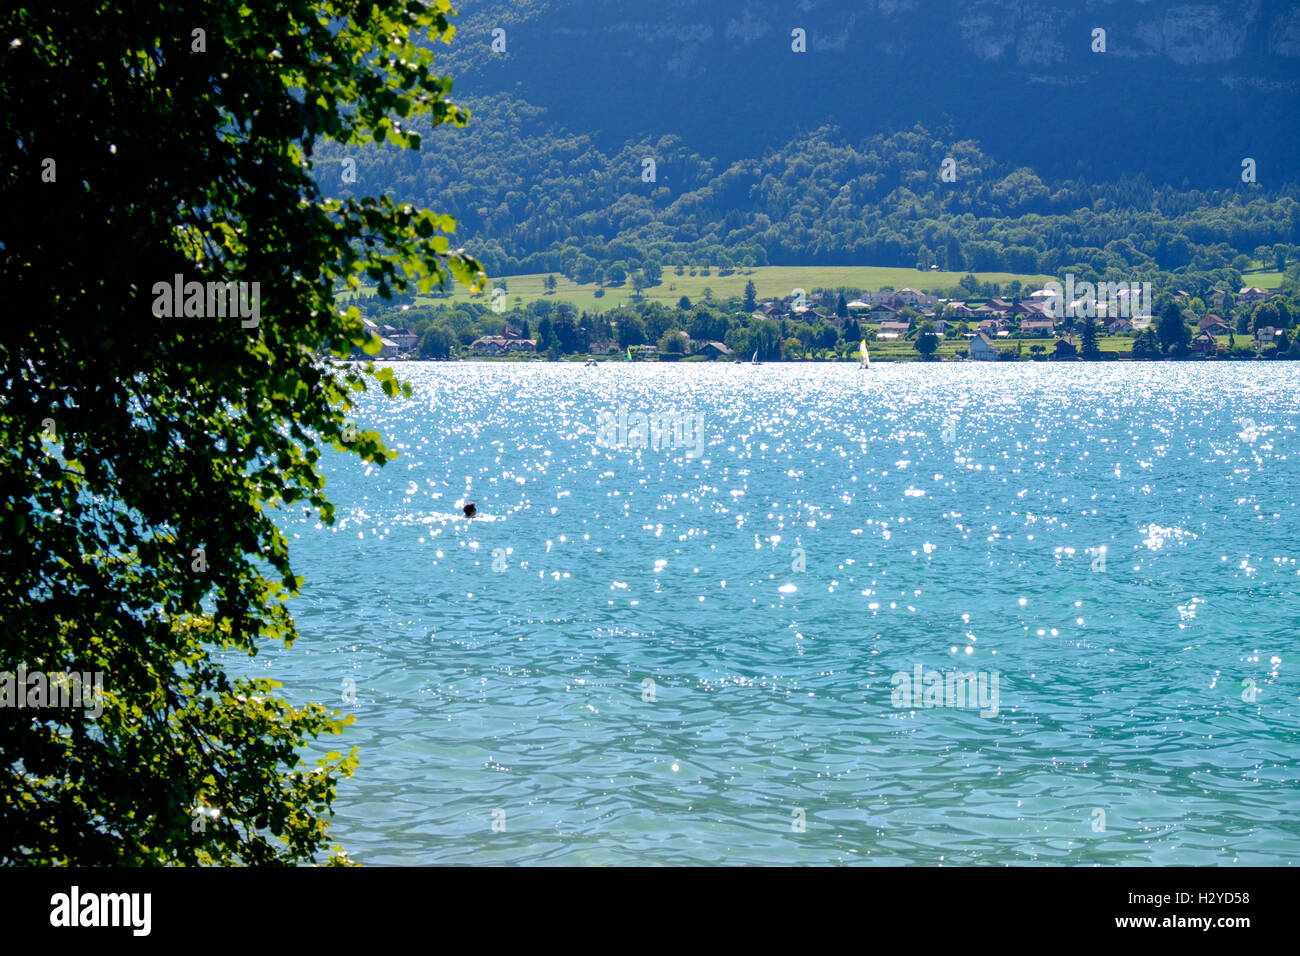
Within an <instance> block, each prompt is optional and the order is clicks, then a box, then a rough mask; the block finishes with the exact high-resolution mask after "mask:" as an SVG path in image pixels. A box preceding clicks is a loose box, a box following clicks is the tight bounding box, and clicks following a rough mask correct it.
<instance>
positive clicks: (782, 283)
mask: <svg viewBox="0 0 1300 956" xmlns="http://www.w3.org/2000/svg"><path fill="white" fill-rule="evenodd" d="M546 275H547V274H546V273H537V274H534V275H520V276H503V277H500V278H496V279H492V280H489V282H488V291H487V292H485V293H482V294H480V295H478V296H472V295H470V294H469V293H468V292H466V291H465V290H464V289H462V288H457V290H456V291H455V292H454V293H453V294H452V295H451V296H449V297H448V298H446V299H434V298H424V297H420V298H417V299H416V304H417V305H430V304H437V303H439V302H447V301H449V300H450V301H452V302H471V301H472V302H480V303H483V304H485V305H487V304H490V303H491V301H492V299H491V290H492V288H493V287H495V286H496V285H498V284H500V283H501V282H504V283H505V285H506V290H507V298H506V305H507V308H514V307H515V306H517V305H520V304H526V303H528V302H531V301H533V300H534V299H551V300H552V301H555V302H568V303H570V304H572V305H574V306H575V307H577V308H579V309H583V310H585V311H588V312H606V311H609V310H610V309H616V308H618V307H619V306H620V305H623V304H627V303H631V302H632V301H633V299H632V293H633V289H632V287H631V285H622V286H610V287H608V288H606V289H605V294H604V295H603V296H600V297H597V295H596V292H597V291H599V290H598V287H597V286H595V285H591V284H582V285H580V284H578V283H575V282H570V281H569V280H568V279H566V278H565V277H564V276H561V275H559V274H556V275H555V280H556V291H555V294H554V295H548V294H547V293H546V287H545V285H544V283H545V281H546ZM964 275H966V273H964V272H918V271H917V270H916V269H904V268H889V267H884V266H764V267H762V268H758V269H750V270H744V269H738V270H736V271H735V272H733V273H732V274H731V275H726V276H722V275H718V271H717V270H716V269H714V270H713V274H712V275H707V276H706V275H703V274H702V273H699V272H698V271H697V274H696V275H694V276H692V275H691V274H690V272H689V270H688V271H687V272H686V273H685V274H683V275H680V276H679V275H676V274H675V272H674V270H673V268H672V267H669V268H666V269H665V270H664V275H663V282H662V283H660V284H659V285H657V286H654V287H653V288H650V289H646V290H645V293H644V298H645V300H646V301H649V302H662V303H664V304H665V305H676V304H677V301H678V300H679V299H680V298H681V297H682V296H687V297H688V298H690V300H691V301H692V302H696V301H699V300H701V299H703V298H704V290H705V289H706V288H708V289H712V290H713V296H714V298H716V299H725V298H728V297H729V296H733V295H737V296H738V295H743V294H744V291H745V283H746V282H750V281H752V282H753V283H754V288H755V289H757V290H758V297H759V298H760V299H763V298H771V297H772V296H777V295H780V296H789V295H790V294H791V293H792V292H793V291H794V290H795V289H804V290H806V291H808V292H811V291H812V290H813V289H815V288H837V287H839V286H849V287H856V288H860V289H864V290H871V291H877V290H879V289H881V288H882V287H884V286H890V287H892V288H894V289H902V288H906V287H909V286H910V287H911V288H914V289H922V290H925V289H932V288H941V289H946V288H949V287H951V286H955V285H956V284H957V283H958V282H959V281H960V280H961V278H962V276H964ZM975 278H977V279H979V280H980V281H981V282H997V283H1000V284H1002V285H1006V284H1007V283H1009V282H1010V281H1011V280H1013V279H1019V280H1020V282H1021V284H1022V285H1025V286H1030V287H1032V288H1038V287H1039V286H1040V285H1041V284H1042V283H1044V282H1046V281H1047V280H1048V279H1050V278H1051V276H1045V275H1037V276H1025V275H1015V274H1014V273H1010V272H978V273H975Z"/></svg>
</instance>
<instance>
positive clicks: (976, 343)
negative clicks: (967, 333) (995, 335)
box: [970, 332, 998, 362]
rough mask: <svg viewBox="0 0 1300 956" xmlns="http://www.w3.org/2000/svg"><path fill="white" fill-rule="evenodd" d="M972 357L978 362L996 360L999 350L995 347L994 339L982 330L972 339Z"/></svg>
mask: <svg viewBox="0 0 1300 956" xmlns="http://www.w3.org/2000/svg"><path fill="white" fill-rule="evenodd" d="M970 357H971V358H972V359H974V360H975V361H976V362H996V361H997V360H998V350H997V349H996V348H994V347H993V340H992V339H991V338H989V337H988V335H987V334H985V333H984V332H980V333H979V334H978V335H976V336H975V338H973V339H971V340H970Z"/></svg>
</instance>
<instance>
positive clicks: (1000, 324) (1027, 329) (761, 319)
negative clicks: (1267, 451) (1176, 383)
mask: <svg viewBox="0 0 1300 956" xmlns="http://www.w3.org/2000/svg"><path fill="white" fill-rule="evenodd" d="M1016 291H1019V289H1018V288H1017V289H1016ZM849 296H852V298H849ZM746 307H749V308H748V309H747V308H746ZM370 311H373V309H372V310H370ZM380 317H381V318H383V319H387V320H389V321H382V322H376V321H374V320H372V319H370V318H364V317H363V321H364V322H365V325H366V328H367V330H368V331H369V332H370V333H371V334H372V335H373V336H376V337H378V339H379V342H380V351H379V352H378V353H377V354H376V355H374V356H372V357H374V358H379V359H384V360H463V359H474V358H481V359H496V360H529V359H532V360H540V359H550V360H552V361H554V360H561V359H568V360H575V359H576V360H594V361H599V360H606V361H629V360H630V361H659V362H664V361H737V362H749V361H754V360H757V361H858V360H859V355H860V351H861V348H860V343H861V342H862V341H866V342H867V343H868V350H869V355H870V357H871V359H872V360H873V361H904V360H916V359H921V360H930V361H934V360H945V359H946V360H949V361H976V362H979V361H985V362H991V361H1023V360H1028V361H1077V360H1107V359H1108V360H1121V359H1123V360H1153V359H1163V358H1178V359H1216V358H1217V359H1228V358H1230V359H1258V358H1287V359H1300V329H1298V328H1296V326H1297V324H1298V323H1300V303H1297V302H1295V301H1292V300H1291V299H1289V298H1287V297H1285V296H1283V295H1281V294H1280V293H1279V292H1277V291H1276V290H1269V291H1266V290H1263V289H1257V288H1253V287H1249V286H1246V287H1242V288H1241V289H1239V290H1238V291H1237V292H1236V293H1235V294H1233V293H1231V292H1228V291H1226V290H1223V289H1212V290H1208V291H1207V292H1206V293H1205V298H1204V299H1202V298H1201V297H1199V296H1194V295H1191V294H1189V293H1187V292H1186V291H1183V290H1177V291H1175V292H1174V293H1173V294H1172V296H1170V297H1169V298H1168V299H1167V300H1166V301H1165V303H1164V304H1163V307H1162V308H1161V310H1160V311H1159V312H1158V313H1155V314H1153V310H1152V303H1151V286H1150V283H1141V284H1132V285H1125V284H1121V283H1100V284H1098V286H1096V287H1095V288H1094V286H1093V285H1091V284H1090V283H1079V284H1078V285H1076V284H1075V282H1074V277H1073V276H1067V277H1066V282H1065V284H1062V283H1058V282H1055V281H1053V282H1049V283H1047V284H1046V286H1044V287H1043V288H1041V289H1037V290H1034V291H1031V292H1029V294H1028V295H1026V296H1023V297H1021V296H1018V295H1017V296H1008V297H1006V298H1003V297H1000V296H994V297H990V298H986V299H974V298H971V299H967V300H957V299H954V298H939V297H938V296H935V295H932V294H927V293H925V292H921V291H919V290H917V289H913V288H904V289H899V290H897V291H895V290H893V289H884V290H882V291H879V292H863V291H861V290H856V289H838V290H825V289H823V290H815V291H813V292H811V293H805V292H803V290H797V289H796V290H794V294H792V295H791V296H789V297H785V298H771V299H761V300H760V299H757V298H756V297H755V296H754V291H753V284H752V283H750V285H749V286H748V287H747V289H746V295H745V297H744V299H742V298H741V297H733V298H732V299H729V300H724V301H714V300H712V299H711V298H708V299H706V300H701V301H700V303H699V304H698V305H693V304H692V303H691V302H690V301H689V299H688V298H687V297H685V296H683V297H682V298H681V300H680V301H679V302H678V304H677V306H676V307H675V308H674V307H672V306H666V305H664V304H662V303H645V302H642V303H638V304H637V305H636V306H632V307H623V308H620V309H618V310H615V311H613V312H611V313H603V314H602V313H591V314H589V313H587V312H582V313H579V312H578V311H577V310H576V309H575V308H574V307H573V306H571V305H569V304H567V303H563V302H561V303H553V302H549V301H545V300H539V301H536V302H534V303H531V304H530V305H529V306H528V307H526V308H522V309H516V310H515V311H513V312H511V313H507V314H501V310H499V309H488V308H485V307H483V306H479V305H472V304H462V305H457V306H450V307H449V306H446V305H440V306H437V307H433V308H429V307H413V306H411V305H404V306H399V307H398V308H396V309H393V308H392V307H391V306H389V310H388V311H386V312H384V313H381V314H380ZM408 317H409V319H414V320H416V324H413V326H412V327H411V328H409V329H408V328H407V327H399V326H395V325H393V324H391V322H392V321H403V322H404V324H405V322H406V321H407V320H408ZM354 357H355V358H365V357H367V356H364V355H362V354H361V353H360V352H357V353H355V355H354Z"/></svg>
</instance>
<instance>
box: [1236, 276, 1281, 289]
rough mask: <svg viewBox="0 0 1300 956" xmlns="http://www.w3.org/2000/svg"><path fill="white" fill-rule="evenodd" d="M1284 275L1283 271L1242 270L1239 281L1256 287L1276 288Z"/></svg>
mask: <svg viewBox="0 0 1300 956" xmlns="http://www.w3.org/2000/svg"><path fill="white" fill-rule="evenodd" d="M1285 276H1286V273H1284V272H1243V273H1242V274H1241V282H1242V284H1243V285H1248V286H1254V287H1255V288H1256V289H1276V288H1278V287H1279V286H1281V285H1282V279H1283V278H1284V277H1285Z"/></svg>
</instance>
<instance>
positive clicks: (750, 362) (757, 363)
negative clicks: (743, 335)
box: [749, 349, 763, 365]
mask: <svg viewBox="0 0 1300 956" xmlns="http://www.w3.org/2000/svg"><path fill="white" fill-rule="evenodd" d="M749 364H750V365H762V364H763V363H762V362H760V361H759V360H758V349H754V357H753V358H752V359H750V360H749Z"/></svg>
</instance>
